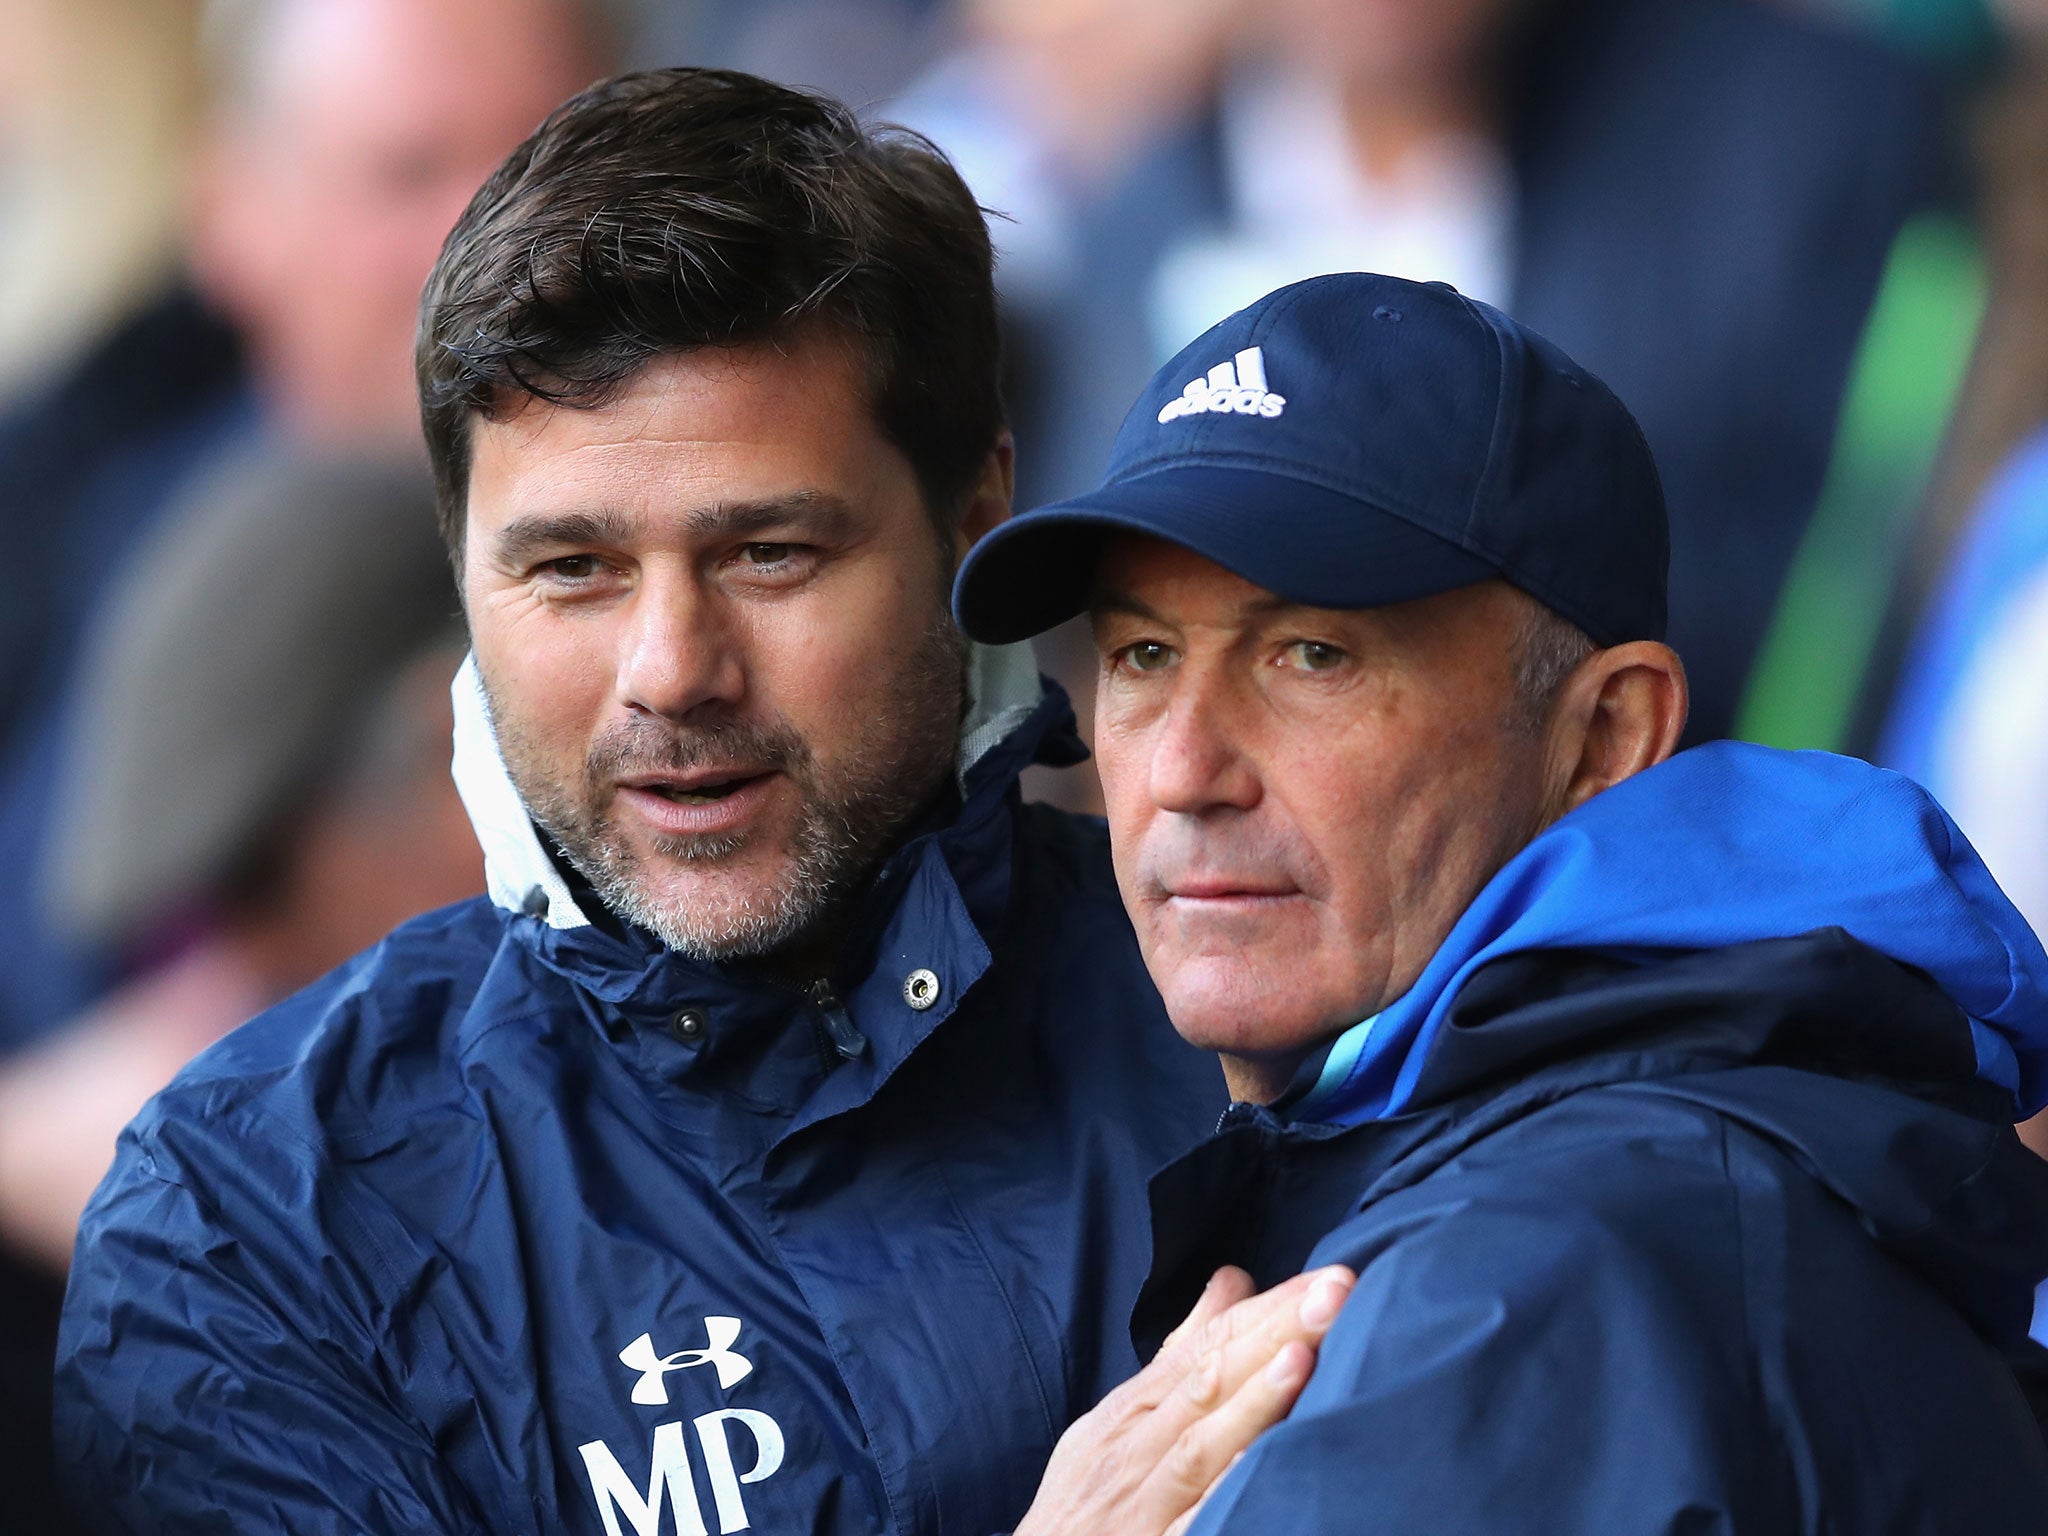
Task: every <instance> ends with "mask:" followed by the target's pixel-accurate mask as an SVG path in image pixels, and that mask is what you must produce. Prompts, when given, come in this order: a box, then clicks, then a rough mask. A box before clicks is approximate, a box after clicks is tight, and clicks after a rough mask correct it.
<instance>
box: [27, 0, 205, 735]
mask: <svg viewBox="0 0 2048 1536" xmlns="http://www.w3.org/2000/svg"><path fill="white" fill-rule="evenodd" d="M198 39H199V0H0V539H4V540H5V541H6V545H7V547H8V549H9V550H10V551H12V553H13V555H14V558H15V560H16V562H17V564H18V565H19V566H21V568H23V569H27V570H33V571H36V572H37V573H38V578H37V579H36V580H34V581H30V582H21V583H17V584H16V586H15V590H14V591H13V592H12V593H11V594H10V595H9V599H8V601H7V602H6V603H0V763H4V762H5V761H6V757H7V754H8V751H9V747H10V744H11V742H12V740H13V737H14V735H15V728H16V726H17V725H18V723H19V721H20V720H21V719H22V718H23V716H24V715H25V714H27V713H29V712H30V710H31V708H32V706H33V705H34V703H35V702H36V699H37V696H38V690H39V689H44V690H45V691H46V685H45V682H44V679H45V675H46V673H47V672H48V671H49V670H50V668H51V666H52V665H53V664H54V658H55V656H56V654H57V653H58V652H60V651H61V649H62V644H63V639H64V637H65V636H66V635H68V634H69V633H70V632H72V631H73V630H74V629H75V627H76V624H77V622H78V615H77V613H76V612H75V611H74V609H75V606H76V601H77V593H76V591H75V588H74V586H73V584H70V583H67V582H65V581H64V580H63V579H62V578H61V577H60V576H59V575H58V574H57V573H59V572H62V571H64V570H66V569H67V568H69V567H70V566H71V565H72V564H74V563H75V562H77V561H78V560H79V559H80V558H81V556H84V557H88V558H89V557H90V556H91V555H92V554H93V553H94V552H95V549H96V545H97V542H98V535H99V533H100V531H101V523H102V519H101V517H100V516H99V514H98V510H97V508H98V507H99V506H100V505H103V504H105V503H107V502H109V501H111V502H113V503H114V504H118V503H120V502H121V501H123V500H125V499H126V498H127V496H128V494H130V493H129V492H126V491H113V492H111V494H110V495H101V494H99V493H97V492H96V490H95V487H96V486H98V485H101V484H105V483H107V482H109V481H116V480H120V479H121V478H122V470H121V469H120V468H119V467H118V466H117V464H116V463H115V461H117V460H121V459H123V458H124V457H125V458H127V459H129V460H130V461H132V462H133V463H134V464H136V465H137V466H138V467H139V471H140V472H139V473H138V475H137V476H136V479H137V481H138V482H139V483H143V484H147V483H149V482H150V481H152V480H153V479H154V478H156V476H157V472H158V471H159V470H161V469H162V467H163V466H164V464H165V463H167V462H170V461H174V460H175V459H176V458H177V452H178V447H179V443H180V439H181V435H182V434H181V433H180V430H179V427H180V423H182V422H185V421H189V420H192V419H195V418H198V417H203V416H204V415H205V414H206V413H207V412H208V410H209V409H210V408H211V407H212V406H213V404H214V403H215V402H217V401H218V400H219V399H220V398H221V397H222V396H223V395H224V394H227V393H230V392H232V390H233V388H234V386H235V380H236V376H237V374H236V360H235V348H234V343H233V339H232V337H231V336H230V334H229V333H228V332H227V330H226V328H225V327H224V326H223V325H222V324H220V323H219V322H218V321H217V320H214V319H213V318H211V317H210V316H208V315H206V314H205V313H204V312H203V311H202V310H201V309H200V307H199V305H198V304H197V303H196V301H194V299H193V298H192V296H191V295H190V293H189V291H188V290H187V289H186V288H185V287H184V286H183V283H182V267H181V262H180V257H179V251H178V231H179V215H180V212H181V210H182V207H183V204H184V199H185V196H186V191H187V184H186V176H185V172H186V165H187V157H188V155H189V152H190V146H191V143H192V140H193V137H194V134H195V131H196V127H197V123H198V117H199V109H198V102H199V95H200V90H199V78H200V69H199V41H198Z"/></svg>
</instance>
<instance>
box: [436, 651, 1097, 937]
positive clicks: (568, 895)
mask: <svg viewBox="0 0 2048 1536" xmlns="http://www.w3.org/2000/svg"><path fill="white" fill-rule="evenodd" d="M452 693H453V698H454V704H455V758H454V763H453V771H454V775H455V788H456V790H457V792H458V793H460V795H461V796H462V803H463V806H464V808H465V809H466V810H467V811H468V812H469V819H470V824H471V825H472V826H473V827H475V829H476V835H477V841H478V842H479V843H480V844H482V846H483V852H484V880H485V886H486V889H487V890H488V891H489V893H490V898H491V901H492V903H493V904H494V905H496V906H498V907H500V908H502V909H503V910H505V911H507V912H517V913H523V914H524V915H526V916H529V917H539V918H542V919H543V920H544V921H545V922H546V923H547V925H548V926H549V927H550V928H554V929H559V930H569V929H577V928H587V927H589V926H590V917H589V915H588V914H586V913H585V912H584V911H583V909H582V907H581V906H580V905H579V903H578V900H577V896H576V893H574V892H572V891H571V890H570V888H569V883H568V882H567V881H566V880H564V879H563V877H562V871H561V869H560V867H559V866H558V865H557V864H556V863H555V861H554V859H553V858H552V857H550V856H549V854H548V852H547V850H546V849H545V848H544V847H543V846H542V844H541V840H540V834H539V833H538V832H537V831H536V830H535V829H534V825H533V821H532V818H531V817H529V816H528V815H527V811H526V805H525V802H524V801H522V800H521V799H520V797H519V791H518V790H517V789H516V788H515V787H514V786H513V783H512V777H511V775H510V774H509V773H508V772H507V771H506V769H505V759H504V756H503V754H502V753H501V752H500V751H499V749H498V738H497V733H496V732H495V731H494V730H493V729H492V726H491V717H490V709H489V705H488V704H487V702H486V700H485V698H484V689H483V680H482V678H481V677H480V676H479V675H478V673H477V666H476V656H475V654H474V653H471V655H469V656H468V657H467V658H465V659H464V661H463V663H462V669H461V670H460V671H459V672H457V673H456V675H455V682H454V684H453V686H452ZM1044 697H1045V688H1044V685H1043V683H1042V682H1041V681H1040V679H1039V676H1038V667H1037V663H1036V662H1035V661H1034V660H1033V659H1032V652H1031V647H1030V646H1029V645H1002V646H988V645H978V644H977V645H970V646H969V647H968V670H967V713H966V717H965V719H964V720H963V722H962V724H961V728H960V747H959V752H958V755H957V757H956V759H955V768H954V771H955V774H956V775H957V777H958V780H959V783H960V787H961V790H962V793H963V795H964V794H965V793H966V791H967V789H968V785H969V780H970V779H972V778H978V777H980V776H981V775H980V774H977V771H976V770H977V769H996V768H999V767H1000V768H1004V769H1014V770H1017V771H1021V769H1022V767H1023V766H1024V765H1023V764H1022V763H1018V764H1014V765H1012V764H1008V763H1006V762H1004V763H998V762H996V761H994V760H993V759H998V758H1002V757H1004V756H1005V754H1001V753H998V752H997V751H996V749H997V748H998V747H1000V746H1002V745H1003V744H1004V743H1005V741H1006V740H1007V739H1008V738H1009V737H1010V736H1011V735H1012V734H1013V733H1017V732H1018V731H1019V728H1020V727H1021V726H1023V725H1024V724H1025V722H1026V721H1028V720H1030V719H1031V717H1032V716H1033V715H1034V713H1036V712H1037V710H1038V708H1039V705H1040V703H1041V701H1042V700H1043V699H1044ZM1032 745H1033V746H1034V747H1035V746H1036V743H1035V742H1034V743H1033V744H1032ZM1057 758H1058V760H1059V761H1061V762H1075V761H1078V760H1079V757H1078V756H1077V755H1075V754H1074V753H1073V752H1071V751H1063V752H1059V753H1058V754H1057Z"/></svg>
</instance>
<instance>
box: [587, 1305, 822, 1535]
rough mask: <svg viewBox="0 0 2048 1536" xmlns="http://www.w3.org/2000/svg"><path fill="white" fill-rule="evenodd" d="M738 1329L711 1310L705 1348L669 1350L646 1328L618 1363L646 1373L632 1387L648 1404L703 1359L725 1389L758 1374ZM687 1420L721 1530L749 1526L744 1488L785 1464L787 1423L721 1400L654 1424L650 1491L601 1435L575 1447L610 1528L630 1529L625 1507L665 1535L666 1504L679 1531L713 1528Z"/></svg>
mask: <svg viewBox="0 0 2048 1536" xmlns="http://www.w3.org/2000/svg"><path fill="white" fill-rule="evenodd" d="M739 1336H740V1321H739V1319H738V1318H736V1317H707V1318H705V1319H704V1337H705V1347H704V1348H703V1349H684V1350H677V1351H676V1352H675V1353H673V1354H668V1355H663V1354H660V1353H658V1352H657V1351H656V1350H655V1347H654V1340H653V1338H652V1336H651V1335H649V1334H644V1333H643V1334H641V1335H640V1337H639V1338H637V1339H635V1340H634V1341H633V1342H632V1343H630V1344H628V1345H627V1346H626V1347H625V1348H624V1349H622V1350H620V1351H619V1363H620V1364H621V1365H624V1366H625V1367H627V1368H628V1369H629V1370H633V1371H637V1372H638V1373H639V1375H640V1380H639V1382H638V1383H637V1384H636V1385H635V1386H634V1388H633V1401H634V1402H636V1403H638V1404H641V1405H642V1406H662V1405H665V1404H667V1402H668V1382H667V1376H668V1373H669V1372H670V1371H684V1370H688V1369H690V1368H691V1367H692V1366H697V1365H709V1366H713V1367H714V1368H715V1369H716V1371H717V1375H718V1385H719V1387H720V1388H721V1389H727V1388H730V1387H733V1386H736V1385H737V1384H738V1383H740V1382H742V1381H744V1380H746V1378H747V1377H748V1376H750V1375H752V1374H753V1370H754V1365H753V1362H752V1361H751V1360H748V1359H747V1358H746V1357H745V1356H744V1355H740V1354H736V1353H734V1352H733V1349H732V1346H733V1344H734V1343H735V1342H737V1341H738V1339H739ZM686 1427H687V1428H688V1429H690V1430H692V1431H694V1438H695V1441H696V1445H697V1449H698V1457H699V1459H701V1461H702V1463H703V1467H704V1475H705V1480H706V1481H707V1482H708V1483H709V1484H710V1486H711V1507H712V1510H713V1512H714V1513H715V1514H716V1515H717V1517H718V1530H719V1532H720V1536H729V1533H730V1532H733V1531H744V1530H748V1529H750V1523H749V1521H748V1518H747V1505H746V1501H745V1499H744V1498H742V1497H741V1495H740V1489H741V1488H742V1487H744V1486H746V1485H747V1484H750V1483H759V1482H765V1481H766V1480H767V1479H769V1478H770V1477H773V1476H774V1475H775V1473H776V1471H777V1470H778V1469H779V1468H780V1467H781V1466H782V1447H783V1443H782V1428H781V1426H780V1425H778V1424H777V1423H776V1422H775V1421H774V1420H773V1419H771V1418H769V1417H768V1415H767V1414H765V1413H762V1412H760V1411H759V1410H757V1409H753V1408H720V1409H718V1410H716V1411H715V1412H712V1413H705V1414H699V1415H698V1416H697V1417H696V1418H694V1419H691V1420H689V1421H688V1423H687V1425H686V1424H685V1422H684V1421H683V1420H682V1419H675V1420H672V1421H670V1422H669V1423H666V1424H657V1425H655V1426H654V1443H653V1448H652V1454H651V1457H650V1460H649V1466H648V1472H647V1485H646V1492H645V1493H642V1492H641V1489H640V1485H639V1484H638V1483H636V1482H635V1481H634V1480H633V1479H632V1478H631V1477H629V1476H628V1475H627V1474H626V1469H625V1468H624V1467H622V1466H620V1465H619V1459H618V1457H617V1456H615V1455H613V1454H612V1449H611V1447H610V1446H608V1445H606V1444H605V1443H604V1442H603V1441H602V1440H592V1441H589V1442H587V1443H586V1444H583V1445H579V1446H578V1447H577V1448H576V1449H577V1450H578V1451H579V1452H580V1453H581V1454H582V1457H583V1465H584V1468H585V1470H586V1471H588V1472H589V1474H590V1493H591V1497H592V1498H594V1499H595V1500H596V1501H597V1513H598V1517H599V1518H600V1519H602V1520H603V1521H604V1529H605V1536H624V1532H623V1530H622V1528H621V1527H620V1524H619V1516H620V1515H622V1514H623V1515H624V1516H625V1518H626V1525H627V1526H628V1527H630V1528H631V1529H632V1531H633V1533H634V1536H661V1526H662V1520H661V1515H662V1508H663V1506H664V1505H667V1506H669V1507H670V1508H672V1509H673V1510H674V1511H675V1531H676V1536H709V1532H708V1530H707V1528H706V1526H705V1524H704V1507H703V1505H702V1504H700V1503H699V1502H698V1500H697V1477H696V1472H695V1470H694V1468H693V1467H692V1463H691V1457H690V1437H688V1436H685V1434H684V1429H685V1428H686ZM735 1428H737V1429H741V1430H744V1431H745V1434H744V1435H743V1436H741V1437H740V1445H739V1448H740V1449H741V1450H742V1452H743V1453H744V1454H745V1455H746V1457H747V1460H748V1463H749V1465H748V1467H747V1470H746V1471H744V1472H742V1471H740V1469H739V1461H738V1459H737V1458H736V1457H735V1456H734V1454H733V1453H734V1449H735V1445H734V1437H733V1431H734V1429H735Z"/></svg>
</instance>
